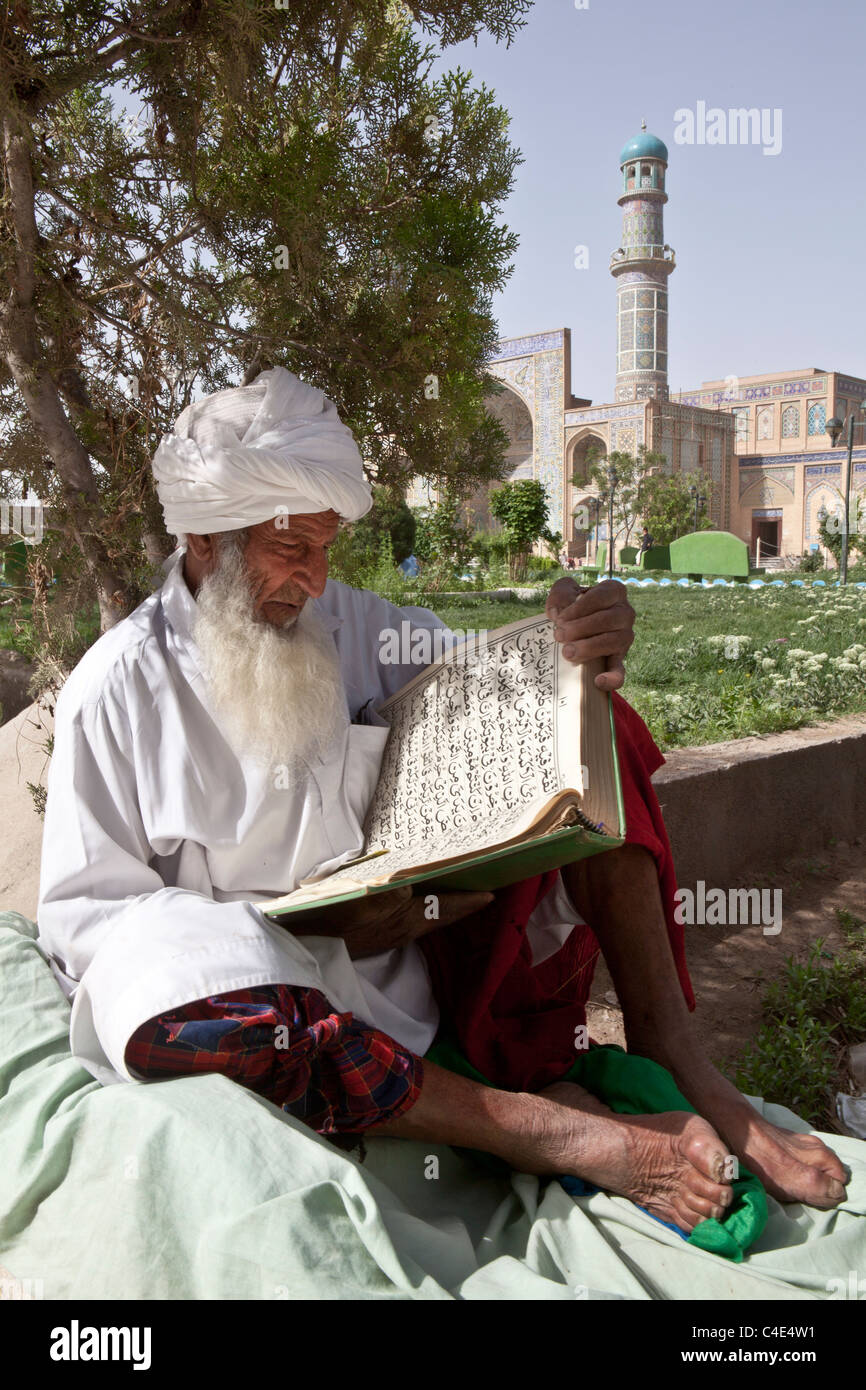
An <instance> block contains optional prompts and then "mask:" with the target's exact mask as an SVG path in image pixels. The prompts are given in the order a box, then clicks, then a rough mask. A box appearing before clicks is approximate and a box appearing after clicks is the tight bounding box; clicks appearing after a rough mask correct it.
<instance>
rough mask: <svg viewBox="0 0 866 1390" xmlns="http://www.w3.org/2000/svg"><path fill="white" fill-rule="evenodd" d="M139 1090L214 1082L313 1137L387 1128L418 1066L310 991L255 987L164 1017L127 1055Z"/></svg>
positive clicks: (408, 1094) (416, 1083) (410, 1091)
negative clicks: (266, 1105) (245, 1093)
mask: <svg viewBox="0 0 866 1390" xmlns="http://www.w3.org/2000/svg"><path fill="white" fill-rule="evenodd" d="M126 1063H127V1066H128V1067H129V1069H130V1071H132V1072H134V1073H137V1074H138V1076H139V1077H142V1078H144V1079H145V1080H160V1079H164V1078H166V1077H170V1076H189V1075H194V1074H196V1073H198V1072H221V1073H222V1074H223V1075H224V1076H228V1077H231V1079H232V1080H233V1081H237V1082H239V1084H240V1085H242V1086H246V1087H248V1088H249V1090H251V1091H255V1092H257V1094H258V1095H261V1096H265V1097H266V1098H267V1099H268V1100H271V1101H273V1102H274V1104H275V1105H279V1106H280V1107H281V1108H282V1109H283V1110H285V1111H286V1113H287V1114H289V1115H293V1116H294V1118H295V1119H297V1120H301V1121H303V1123H304V1124H307V1125H309V1126H310V1128H311V1129H314V1130H316V1131H317V1132H318V1133H320V1134H351V1133H357V1132H359V1131H362V1130H365V1129H367V1128H368V1127H369V1126H370V1125H372V1124H376V1123H377V1122H384V1121H385V1120H392V1119H396V1118H397V1117H398V1116H399V1115H402V1114H403V1113H404V1112H405V1111H407V1110H409V1109H411V1107H412V1106H413V1105H414V1104H415V1101H416V1100H417V1099H418V1096H419V1094H420V1091H421V1085H422V1082H423V1075H424V1063H423V1062H422V1060H421V1058H420V1057H416V1056H415V1054H414V1053H412V1052H409V1051H407V1049H406V1048H404V1047H401V1046H400V1044H399V1043H397V1042H395V1041H394V1039H393V1038H389V1037H388V1036H387V1035H386V1034H385V1033H381V1032H379V1031H378V1029H376V1028H370V1027H368V1026H367V1025H366V1024H364V1023H362V1022H360V1021H359V1020H356V1019H355V1018H354V1016H353V1015H352V1014H351V1013H345V1014H340V1013H337V1012H336V1011H335V1010H334V1008H333V1006H332V1005H331V1004H330V1003H329V1002H328V1000H327V999H326V998H325V996H324V994H322V993H321V992H320V991H319V990H317V989H303V988H300V987H295V986H289V985H279V984H276V985H260V986H258V987H256V988H255V989H239V990H233V991H232V992H231V993H229V994H225V995H223V996H216V995H214V996H211V997H210V998H207V999H199V1000H196V1002H195V1003H192V1004H185V1005H183V1006H182V1007H181V1008H177V1009H172V1010H170V1011H169V1012H168V1013H164V1014H161V1015H160V1016H159V1017H158V1018H152V1019H150V1020H149V1021H148V1022H147V1023H145V1024H142V1026H141V1027H140V1028H138V1029H137V1030H136V1032H135V1033H134V1034H133V1036H132V1037H131V1038H130V1040H129V1042H128V1043H127V1046H126Z"/></svg>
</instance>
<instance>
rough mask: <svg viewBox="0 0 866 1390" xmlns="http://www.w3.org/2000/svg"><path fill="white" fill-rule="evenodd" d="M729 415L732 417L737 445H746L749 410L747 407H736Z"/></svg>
mask: <svg viewBox="0 0 866 1390" xmlns="http://www.w3.org/2000/svg"><path fill="white" fill-rule="evenodd" d="M731 414H732V415H733V417H734V425H735V429H736V442H737V444H746V443H748V439H749V416H750V415H751V409H750V407H749V406H747V405H741V406H736V407H735V408H734V409H733V410H732V411H731Z"/></svg>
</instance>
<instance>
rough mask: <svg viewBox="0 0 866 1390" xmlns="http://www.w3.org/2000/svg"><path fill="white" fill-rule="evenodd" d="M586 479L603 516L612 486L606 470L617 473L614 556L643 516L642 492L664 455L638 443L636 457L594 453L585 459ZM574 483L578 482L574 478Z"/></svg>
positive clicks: (605, 513)
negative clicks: (594, 492)
mask: <svg viewBox="0 0 866 1390" xmlns="http://www.w3.org/2000/svg"><path fill="white" fill-rule="evenodd" d="M587 461H588V464H589V468H588V474H587V476H588V479H589V481H590V482H591V483H594V484H595V487H596V488H597V490H598V495H599V499H600V501H601V504H602V505H601V512H600V515H601V516H602V517H608V516H609V509H610V500H611V483H610V480H609V470H610V469H611V468H612V469H613V470H614V472H615V474H616V480H615V482H614V483H613V538H612V546H613V554H614V555H615V554H616V547H617V546H618V545H620V544H622V545H628V544H629V540H630V538H631V533H632V531H633V530H634V528H635V526H636V525H637V523H638V522H639V521H640V520H641V519H642V517H643V505H644V503H643V498H644V490H645V488H646V486H647V482H648V480H649V479H650V478H651V477H652V476H653V472H654V470H657V469H660V468H661V467H662V466H663V464H664V455H663V454H655V453H652V452H651V451H650V450H649V449H647V447H646V445H645V444H641V445H640V447H639V448H638V451H637V453H636V454H629V453H626V452H624V451H622V450H616V449H615V450H614V451H613V453H611V454H609V455H607V456H603V455H601V454H600V453H599V452H594V453H591V454H590V455H589V458H588V460H587ZM575 481H577V480H576V479H575Z"/></svg>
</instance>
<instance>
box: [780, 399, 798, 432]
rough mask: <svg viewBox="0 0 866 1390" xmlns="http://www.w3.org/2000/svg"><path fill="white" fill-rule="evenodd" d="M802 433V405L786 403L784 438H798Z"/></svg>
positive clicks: (783, 419)
mask: <svg viewBox="0 0 866 1390" xmlns="http://www.w3.org/2000/svg"><path fill="white" fill-rule="evenodd" d="M799 433H800V407H799V406H798V405H786V406H785V409H784V410H783V411H782V438H783V439H796V438H797V436H798V435H799Z"/></svg>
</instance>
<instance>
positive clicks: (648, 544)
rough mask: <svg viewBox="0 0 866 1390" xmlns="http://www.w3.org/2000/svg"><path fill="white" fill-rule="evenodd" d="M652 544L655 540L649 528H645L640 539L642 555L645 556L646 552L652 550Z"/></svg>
mask: <svg viewBox="0 0 866 1390" xmlns="http://www.w3.org/2000/svg"><path fill="white" fill-rule="evenodd" d="M652 544H653V538H652V536H651V535H650V533H649V531H648V530H647V528H646V527H644V528H643V532H642V534H641V538H640V554H641V555H645V554H646V552H647V551H648V550H650V549H651V548H652Z"/></svg>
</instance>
